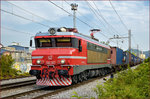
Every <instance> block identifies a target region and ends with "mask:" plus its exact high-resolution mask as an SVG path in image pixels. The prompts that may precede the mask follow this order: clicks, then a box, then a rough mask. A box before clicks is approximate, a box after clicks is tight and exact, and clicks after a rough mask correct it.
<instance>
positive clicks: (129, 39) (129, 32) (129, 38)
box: [107, 30, 131, 64]
mask: <svg viewBox="0 0 150 99" xmlns="http://www.w3.org/2000/svg"><path fill="white" fill-rule="evenodd" d="M124 38H128V43H129V51H128V55H129V58H128V59H129V60H128V64H129V63H130V60H131V30H128V37H119V36H118V35H117V36H115V35H114V37H113V38H109V40H111V39H124ZM109 40H108V41H107V42H109ZM117 46H118V44H117Z"/></svg>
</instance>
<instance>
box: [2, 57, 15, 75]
mask: <svg viewBox="0 0 150 99" xmlns="http://www.w3.org/2000/svg"><path fill="white" fill-rule="evenodd" d="M13 63H14V59H13V58H12V57H11V55H2V56H1V60H0V66H1V76H7V75H10V74H11V75H12V76H13V75H15V74H16V70H15V69H13V68H12V65H13Z"/></svg>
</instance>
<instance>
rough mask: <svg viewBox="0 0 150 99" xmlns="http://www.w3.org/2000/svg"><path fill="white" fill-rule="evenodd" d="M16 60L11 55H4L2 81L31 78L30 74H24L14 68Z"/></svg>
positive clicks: (0, 69) (2, 57)
mask: <svg viewBox="0 0 150 99" xmlns="http://www.w3.org/2000/svg"><path fill="white" fill-rule="evenodd" d="M14 62H15V61H14V59H13V58H12V56H11V55H2V56H1V58H0V80H3V79H10V78H18V77H25V76H30V74H29V73H22V72H21V71H18V70H16V69H14V68H12V65H13V64H14Z"/></svg>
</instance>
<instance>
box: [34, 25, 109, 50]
mask: <svg viewBox="0 0 150 99" xmlns="http://www.w3.org/2000/svg"><path fill="white" fill-rule="evenodd" d="M69 29H72V28H69ZM58 30H59V31H58ZM37 36H38V37H39V36H40V37H43V36H57V37H58V36H75V37H78V38H81V39H84V40H86V41H89V42H92V43H94V44H97V45H101V46H103V47H105V48H108V49H110V46H108V45H105V44H102V43H100V42H99V41H96V40H94V39H92V38H91V37H90V36H87V35H84V34H81V33H79V32H78V31H77V30H74V29H72V31H69V30H64V29H63V31H61V30H60V28H50V29H49V30H48V32H39V33H37V34H36V35H35V37H37Z"/></svg>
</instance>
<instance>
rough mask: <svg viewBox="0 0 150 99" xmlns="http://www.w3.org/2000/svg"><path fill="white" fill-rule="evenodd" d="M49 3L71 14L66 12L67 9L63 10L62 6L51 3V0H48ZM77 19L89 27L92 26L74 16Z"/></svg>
mask: <svg viewBox="0 0 150 99" xmlns="http://www.w3.org/2000/svg"><path fill="white" fill-rule="evenodd" d="M48 1H49V2H50V3H52V4H53V5H55V6H56V7H58V8H60V9H61V10H63V11H65V12H66V13H68V14H69V15H70V16H73V15H72V14H71V13H70V12H68V11H67V10H65V9H64V8H62V7H60V6H58V5H57V4H55V3H53V2H52V1H50V0H48ZM76 19H77V20H79V21H80V22H82V23H84V24H85V25H87V26H88V27H90V28H93V27H92V26H91V25H89V24H88V23H86V22H84V21H82V20H81V19H79V18H78V17H76Z"/></svg>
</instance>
